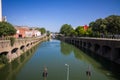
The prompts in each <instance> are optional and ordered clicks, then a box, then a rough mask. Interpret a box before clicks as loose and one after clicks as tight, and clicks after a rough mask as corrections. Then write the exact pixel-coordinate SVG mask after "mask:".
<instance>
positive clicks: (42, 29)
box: [36, 28, 46, 34]
mask: <svg viewBox="0 0 120 80" xmlns="http://www.w3.org/2000/svg"><path fill="white" fill-rule="evenodd" d="M36 30H39V31H40V32H41V34H44V33H46V29H45V28H36Z"/></svg>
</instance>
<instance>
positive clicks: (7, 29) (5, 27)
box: [0, 22, 16, 37]
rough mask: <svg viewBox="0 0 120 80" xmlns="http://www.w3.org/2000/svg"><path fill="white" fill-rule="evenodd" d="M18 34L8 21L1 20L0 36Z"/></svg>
mask: <svg viewBox="0 0 120 80" xmlns="http://www.w3.org/2000/svg"><path fill="white" fill-rule="evenodd" d="M14 34H16V29H15V28H14V27H13V26H12V25H11V24H10V23H8V22H0V37H2V36H11V35H14Z"/></svg>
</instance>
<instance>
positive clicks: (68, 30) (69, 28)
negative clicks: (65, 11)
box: [60, 24, 73, 36]
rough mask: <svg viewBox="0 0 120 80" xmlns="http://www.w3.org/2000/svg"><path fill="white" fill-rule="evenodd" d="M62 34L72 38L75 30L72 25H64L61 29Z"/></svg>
mask: <svg viewBox="0 0 120 80" xmlns="http://www.w3.org/2000/svg"><path fill="white" fill-rule="evenodd" d="M60 33H61V34H64V35H65V36H70V35H71V34H72V33H73V28H72V26H71V25H68V24H64V25H62V27H61V29H60Z"/></svg>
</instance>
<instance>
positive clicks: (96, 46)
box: [94, 44, 100, 52]
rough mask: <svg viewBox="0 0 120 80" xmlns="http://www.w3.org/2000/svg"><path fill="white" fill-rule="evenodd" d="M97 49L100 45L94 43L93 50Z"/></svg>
mask: <svg viewBox="0 0 120 80" xmlns="http://www.w3.org/2000/svg"><path fill="white" fill-rule="evenodd" d="M99 49H100V45H98V44H95V45H94V51H95V52H97V51H98V50H99Z"/></svg>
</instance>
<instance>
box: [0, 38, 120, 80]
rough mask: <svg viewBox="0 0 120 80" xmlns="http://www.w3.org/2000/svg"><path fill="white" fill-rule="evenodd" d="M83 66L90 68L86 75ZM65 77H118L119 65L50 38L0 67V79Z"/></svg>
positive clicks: (84, 79)
mask: <svg viewBox="0 0 120 80" xmlns="http://www.w3.org/2000/svg"><path fill="white" fill-rule="evenodd" d="M44 67H46V68H47V72H48V76H47V77H46V78H43V76H42V74H43V71H44ZM68 70H69V71H68ZM87 70H89V71H90V72H91V76H90V77H88V76H87V75H86V71H87ZM68 72H69V73H68ZM68 79H69V80H120V66H119V65H117V64H114V63H112V62H109V61H107V60H104V59H102V58H101V57H98V56H95V54H93V53H91V52H85V51H82V50H80V49H78V48H76V47H74V46H72V45H70V44H67V43H64V42H61V41H59V40H50V41H46V42H42V43H40V44H39V45H37V46H35V47H34V48H32V49H31V50H29V51H27V52H26V53H25V54H23V55H21V57H19V58H17V59H16V60H15V61H13V62H12V63H10V64H8V65H6V66H5V67H4V68H2V69H0V80H68Z"/></svg>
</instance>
